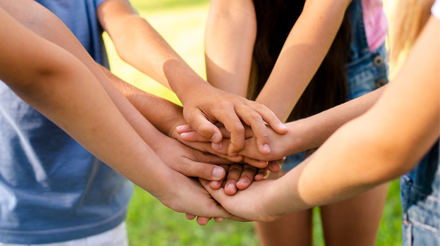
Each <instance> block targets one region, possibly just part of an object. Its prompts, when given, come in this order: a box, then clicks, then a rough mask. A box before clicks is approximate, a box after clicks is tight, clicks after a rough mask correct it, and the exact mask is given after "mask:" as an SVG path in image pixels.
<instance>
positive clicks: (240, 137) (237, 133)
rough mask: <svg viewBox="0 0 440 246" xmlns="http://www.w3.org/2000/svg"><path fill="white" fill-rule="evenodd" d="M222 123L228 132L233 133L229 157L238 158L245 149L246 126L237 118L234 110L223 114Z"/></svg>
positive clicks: (224, 111)
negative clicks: (238, 154)
mask: <svg viewBox="0 0 440 246" xmlns="http://www.w3.org/2000/svg"><path fill="white" fill-rule="evenodd" d="M220 114H221V119H223V121H221V122H222V123H223V125H224V126H225V128H226V130H228V131H229V132H230V133H231V139H230V142H229V146H228V155H230V156H236V155H237V153H238V152H239V151H240V150H242V149H243V148H244V140H245V139H244V132H245V129H244V126H243V123H242V122H241V121H240V119H239V118H238V116H237V113H236V112H235V110H234V108H231V109H230V110H223V111H222V112H221V113H220Z"/></svg>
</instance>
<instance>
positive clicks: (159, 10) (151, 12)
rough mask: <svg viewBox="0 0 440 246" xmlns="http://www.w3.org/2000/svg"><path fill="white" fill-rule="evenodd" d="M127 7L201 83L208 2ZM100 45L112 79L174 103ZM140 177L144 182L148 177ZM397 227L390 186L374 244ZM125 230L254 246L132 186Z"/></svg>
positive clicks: (136, 2)
mask: <svg viewBox="0 0 440 246" xmlns="http://www.w3.org/2000/svg"><path fill="white" fill-rule="evenodd" d="M130 2H131V3H132V5H133V6H134V7H135V8H136V9H137V10H138V11H139V14H140V15H142V16H143V17H144V18H146V19H147V20H148V21H149V22H150V24H151V25H152V26H153V27H154V28H155V29H156V30H157V31H158V32H159V33H160V34H161V35H162V36H163V37H164V38H165V39H166V40H167V41H168V43H169V44H170V45H171V46H172V47H173V48H174V49H175V50H176V51H177V52H178V53H179V54H180V55H181V56H182V57H183V59H184V60H185V61H186V62H187V63H188V64H189V65H190V66H191V67H192V68H193V69H194V70H195V71H196V72H197V73H198V74H199V75H201V76H202V77H203V78H205V77H206V76H205V67H204V62H205V60H204V54H203V35H204V28H205V23H206V18H207V15H208V7H209V0H131V1H130ZM393 3H394V0H384V4H385V6H384V9H385V12H386V14H387V15H388V16H389V15H390V13H391V11H392V7H393ZM105 40H106V46H107V50H108V53H109V57H110V64H111V68H112V71H113V72H114V73H115V74H116V75H118V76H119V77H121V78H122V79H124V80H125V81H127V82H129V83H131V84H133V85H135V86H137V87H139V88H141V89H143V90H145V91H148V92H150V93H153V94H156V95H158V96H161V97H164V98H166V99H168V100H170V101H173V102H175V103H179V101H178V99H177V97H176V96H175V94H174V93H172V92H171V91H169V90H168V89H166V88H165V87H163V86H162V85H160V84H159V83H157V82H155V81H154V80H152V79H151V78H149V77H147V76H145V75H144V74H142V73H140V72H139V71H137V70H136V69H134V68H132V67H130V66H129V65H127V64H125V63H124V62H123V61H121V59H120V58H119V57H118V56H117V54H116V51H115V49H114V47H113V45H112V44H111V41H109V40H110V39H109V38H108V36H106V35H105ZM145 178H149V177H148V174H147V175H146V177H145ZM169 182H173V181H172V180H170V181H169ZM176 188H177V187H176ZM313 221H314V226H313V230H314V234H315V235H314V245H324V244H323V238H322V230H321V225H320V222H319V214H318V213H317V211H315V215H314V220H313ZM360 223H362V222H360ZM401 223H402V222H401V208H400V200H399V183H398V181H393V182H392V183H391V186H390V191H389V195H388V201H387V205H386V207H385V211H384V216H383V218H382V221H381V226H380V230H379V234H378V237H377V243H376V245H383V246H385V245H386V246H393V245H401ZM127 227H128V234H129V240H130V245H132V246H140V245H154V246H160V245H166V246H168V245H169V246H171V245H185V246H186V245H191V246H192V245H216V246H217V245H219V246H223V245H225V246H234V245H237V246H238V245H244V246H253V245H258V239H257V236H256V234H255V232H254V230H253V225H252V223H239V222H232V221H224V222H222V223H215V222H212V221H211V222H210V223H209V224H208V225H207V226H204V227H201V226H198V225H197V223H196V222H194V221H187V220H186V219H185V216H184V214H179V213H176V212H174V211H172V210H170V209H168V208H166V207H165V206H163V205H162V204H161V203H160V202H158V201H157V200H156V199H155V198H154V197H152V196H151V195H150V194H148V193H147V192H145V191H143V190H142V189H140V188H138V187H136V188H135V193H134V196H133V198H132V201H131V203H130V208H129V213H128V217H127Z"/></svg>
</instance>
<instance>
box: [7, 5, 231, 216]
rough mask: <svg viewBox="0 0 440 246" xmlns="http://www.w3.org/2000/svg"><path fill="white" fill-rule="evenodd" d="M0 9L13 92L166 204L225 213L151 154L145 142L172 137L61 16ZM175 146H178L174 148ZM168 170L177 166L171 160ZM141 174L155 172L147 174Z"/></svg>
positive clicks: (14, 7)
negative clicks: (118, 85)
mask: <svg viewBox="0 0 440 246" xmlns="http://www.w3.org/2000/svg"><path fill="white" fill-rule="evenodd" d="M0 7H2V8H4V9H5V10H6V11H4V10H3V9H2V10H1V16H2V23H5V25H2V28H3V29H4V30H2V33H8V34H11V35H3V36H2V43H4V44H5V45H2V48H3V49H2V54H4V55H2V62H1V65H2V70H1V71H0V74H1V79H2V80H3V81H4V82H5V83H7V84H8V86H10V87H11V89H13V90H14V91H15V92H16V93H17V95H19V96H20V97H21V98H23V99H24V100H25V101H26V102H28V103H29V104H30V105H31V106H33V107H35V108H36V109H37V110H39V111H40V112H41V113H43V114H44V115H45V116H47V117H48V118H49V119H51V120H52V121H53V122H55V123H56V124H57V125H58V126H60V127H61V128H62V129H63V130H65V131H66V132H68V133H69V134H70V135H71V136H72V137H74V138H75V139H76V140H77V141H78V142H79V143H81V144H82V145H83V146H84V147H86V148H87V149H88V150H89V151H90V152H91V153H93V154H94V155H96V156H97V157H98V158H100V159H101V160H103V161H104V162H106V163H107V164H108V165H109V166H111V167H112V168H114V169H115V170H117V171H118V172H120V173H121V174H122V175H124V176H125V177H127V178H128V179H130V180H131V181H133V182H134V183H135V184H137V185H139V186H140V187H142V188H144V189H146V190H148V191H149V192H150V193H151V194H153V195H154V196H155V197H156V198H157V199H159V200H160V201H161V202H162V203H163V204H164V205H166V206H168V207H170V208H172V209H174V210H176V211H178V212H190V213H194V214H197V215H200V216H203V217H206V218H211V217H225V216H226V217H228V216H230V215H229V213H227V212H226V211H224V210H223V209H222V208H221V207H220V206H218V205H217V204H216V203H215V202H214V201H213V200H212V199H210V198H209V196H208V195H207V193H206V191H205V190H204V189H203V188H202V187H201V186H200V184H199V183H198V182H196V181H194V180H191V179H189V178H187V177H185V176H183V175H182V174H180V173H179V172H176V171H174V170H172V169H171V168H169V167H168V166H167V165H165V163H164V162H163V161H162V160H161V159H160V158H159V157H158V156H157V155H156V154H155V153H154V152H153V149H151V148H150V147H149V146H148V145H147V142H148V141H146V140H148V139H149V141H150V142H152V140H155V141H157V143H161V144H158V145H156V146H155V147H156V149H155V150H154V151H157V152H160V151H159V150H160V149H163V148H165V146H167V142H168V143H171V142H170V140H172V139H169V138H167V137H165V136H163V135H162V134H161V133H159V132H158V131H157V130H155V128H154V127H153V126H152V125H151V124H150V123H149V122H148V121H146V120H145V118H143V117H142V116H141V115H140V114H139V112H138V111H136V110H135V108H134V107H133V106H132V105H131V104H130V103H129V102H128V101H127V99H126V98H124V97H123V96H122V94H120V93H119V92H118V91H117V90H116V89H115V88H114V87H113V86H111V84H110V83H109V81H108V80H106V77H105V75H104V76H103V74H100V73H99V72H98V71H101V70H100V69H99V67H97V66H96V64H95V62H94V61H93V60H92V59H91V58H90V57H89V56H88V54H87V53H86V52H85V50H84V49H83V48H82V47H81V45H80V44H79V42H78V41H77V40H76V39H75V38H74V36H73V35H72V34H71V33H70V31H68V29H67V27H65V26H64V24H62V22H61V21H60V20H59V19H57V18H56V17H55V16H54V15H53V14H51V13H50V12H49V11H47V10H45V9H44V8H42V7H41V6H40V5H38V4H36V3H35V2H33V1H1V2H0ZM29 9H31V10H32V11H28V10H29ZM10 14H11V15H12V17H11V15H10ZM14 18H15V19H14ZM19 22H22V23H24V25H25V26H26V27H27V28H30V29H31V30H32V32H31V31H29V30H28V29H26V28H25V27H24V26H22V25H20V24H19ZM55 34H56V35H55ZM43 37H44V38H43ZM58 45H60V46H63V47H60V46H58ZM23 47H26V48H23ZM63 48H65V49H63ZM71 52H72V53H71ZM23 57H38V58H40V59H23ZM36 61H38V62H36ZM91 64H93V65H91ZM59 81H63V83H59ZM90 105H94V107H93V108H90ZM109 119H112V120H109ZM134 129H136V130H134ZM91 136H93V137H91ZM114 139H118V142H114V141H112V140H114ZM172 141H175V140H172ZM112 143H113V144H112ZM175 143H177V144H178V142H175ZM171 144H173V143H171ZM121 146H122V147H121ZM171 146H173V145H171ZM181 146H183V145H181ZM173 148H176V149H177V152H181V151H179V150H178V149H179V146H173ZM185 148H186V147H185ZM162 152H164V151H162ZM167 155H170V154H169V153H167ZM188 155H189V156H188ZM179 156H180V157H179ZM190 157H192V156H191V153H186V152H185V154H182V155H181V154H177V155H175V157H174V158H173V157H170V158H169V159H168V160H165V161H167V162H169V165H171V167H173V165H172V164H171V163H172V162H173V163H181V162H182V159H187V162H191V159H190ZM188 160H189V161H188ZM211 160H212V159H211ZM183 161H184V160H183ZM182 166H184V165H182ZM174 168H175V169H179V168H180V167H179V166H176V165H175V164H174ZM185 169H186V168H185ZM144 173H148V174H150V175H152V176H151V177H154V178H151V179H145V177H144V175H143V174H144ZM167 180H173V182H174V181H175V182H177V183H178V184H179V187H180V189H179V190H176V189H175V188H174V187H175V186H174V184H176V183H174V184H173V185H171V184H169V182H167ZM194 201H198V202H197V203H194ZM210 209H212V210H211V211H209V210H210ZM205 222H207V221H201V223H202V224H203V223H205Z"/></svg>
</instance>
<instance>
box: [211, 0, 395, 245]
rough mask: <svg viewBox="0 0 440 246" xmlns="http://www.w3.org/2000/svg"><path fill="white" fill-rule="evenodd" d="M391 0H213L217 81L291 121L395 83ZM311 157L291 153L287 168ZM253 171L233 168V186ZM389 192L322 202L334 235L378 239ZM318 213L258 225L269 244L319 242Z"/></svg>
mask: <svg viewBox="0 0 440 246" xmlns="http://www.w3.org/2000/svg"><path fill="white" fill-rule="evenodd" d="M350 2H351V3H350ZM381 7H382V4H381V1H368V0H367V1H361V0H354V1H326V2H322V1H299V0H291V1H287V0H284V1H267V0H254V1H250V0H248V1H211V9H210V15H209V19H208V24H207V30H206V41H205V42H206V45H205V46H206V62H207V63H206V66H207V76H208V81H209V82H210V83H211V84H212V85H214V86H216V87H217V88H221V89H223V90H226V91H229V92H233V93H236V94H238V95H242V96H245V95H246V93H247V95H248V97H249V98H251V99H255V100H256V101H257V102H259V103H262V104H264V105H266V106H267V107H269V108H270V109H271V110H273V111H274V112H275V113H276V115H277V116H278V117H279V118H280V119H281V120H283V121H285V120H288V121H293V120H298V119H301V118H306V117H309V116H311V115H313V114H316V113H319V112H321V111H323V110H325V109H328V108H331V107H333V106H335V105H337V104H340V103H343V102H345V101H346V100H349V99H354V98H356V97H359V96H362V95H364V94H366V93H368V92H370V91H372V90H375V89H377V88H380V87H381V86H383V85H384V84H385V83H386V82H387V64H386V51H385V45H384V42H385V37H386V35H387V23H386V18H385V16H384V13H383V11H382V9H381ZM321 63H322V64H321ZM292 109H293V112H292ZM214 147H215V145H214ZM272 150H273V148H272ZM305 156H306V153H300V154H296V155H292V156H288V157H287V159H286V161H285V165H284V166H283V170H285V171H288V170H290V169H292V168H293V167H295V166H296V165H298V164H299V163H300V162H301V161H302V160H303V159H304V158H305ZM250 170H253V171H254V172H255V169H250ZM248 176H249V175H248V174H247V171H246V172H243V174H242V175H241V176H240V175H239V174H238V173H230V174H229V175H228V179H227V181H226V186H225V192H227V194H230V195H231V194H234V193H235V192H236V188H235V186H237V187H238V188H240V189H243V188H245V187H247V186H245V185H243V184H250V182H251V180H249V178H248ZM216 183H218V182H216ZM386 192H387V189H386V186H383V187H380V188H377V189H375V190H373V191H370V192H368V193H367V194H363V195H362V196H359V197H356V198H352V199H349V200H347V201H343V202H340V203H338V204H332V205H327V206H325V207H321V209H320V211H321V217H322V220H323V227H324V228H323V229H324V233H325V238H326V243H327V244H335V243H337V244H338V245H353V244H356V245H371V244H373V243H374V240H375V237H376V233H377V228H378V226H379V221H380V218H381V215H382V209H383V205H384V202H385V198H386ZM368 201H375V202H374V203H371V202H368ZM311 221H312V212H311V210H307V211H300V212H297V213H293V214H290V215H286V216H283V218H281V219H280V220H277V221H276V222H273V223H267V224H264V223H257V224H256V226H257V232H258V234H259V237H260V241H261V244H262V245H291V243H292V242H293V241H295V242H296V243H297V244H299V245H311V244H312V235H311V228H312V226H311V223H312V222H311ZM358 221H362V223H359V222H358Z"/></svg>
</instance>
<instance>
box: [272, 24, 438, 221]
mask: <svg viewBox="0 0 440 246" xmlns="http://www.w3.org/2000/svg"><path fill="white" fill-rule="evenodd" d="M439 26H440V21H438V20H437V19H435V18H431V19H430V21H428V24H427V27H426V28H425V30H424V32H423V33H422V35H421V37H420V38H419V40H418V41H417V43H416V45H415V47H414V48H413V50H412V51H411V52H410V54H409V56H408V60H407V61H406V63H405V64H404V65H403V67H402V69H401V70H400V72H399V74H398V75H397V76H396V78H395V80H394V81H393V82H392V83H391V84H389V85H388V89H387V90H386V91H385V92H384V94H383V95H382V96H381V98H380V99H379V100H378V102H377V103H376V104H375V105H374V106H373V108H371V110H369V111H368V112H367V113H366V114H364V115H362V116H361V117H359V118H357V119H355V120H353V121H351V122H349V123H348V124H347V125H344V126H343V127H341V128H340V129H339V130H338V131H337V132H336V133H335V134H334V135H332V136H331V137H330V138H329V140H328V141H327V142H326V143H324V144H323V145H322V146H321V147H320V148H319V149H318V150H317V151H316V153H315V154H314V155H313V156H312V157H311V158H310V160H309V161H307V162H308V163H303V164H302V165H301V166H302V167H301V168H299V169H298V170H296V169H294V170H292V171H291V172H289V173H288V174H287V175H286V176H285V177H283V178H282V179H280V184H279V185H280V186H279V187H289V188H290V189H289V190H287V192H286V195H284V194H283V191H282V190H279V191H278V192H279V193H278V195H280V196H281V198H280V199H288V202H287V203H284V204H282V206H281V207H280V211H281V212H282V213H284V212H288V211H291V210H298V209H304V208H305V207H309V206H316V205H321V204H326V203H331V202H334V201H338V200H341V199H344V198H347V197H350V196H353V195H356V194H359V193H361V192H363V191H366V190H367V189H370V188H372V187H374V186H376V185H378V184H381V183H383V182H386V181H389V180H391V179H393V178H396V177H398V176H400V175H402V174H404V173H406V172H408V171H409V170H411V169H412V168H414V166H415V165H416V164H417V162H418V161H419V160H420V159H421V158H422V157H423V156H424V155H425V154H426V153H427V152H428V150H429V149H430V148H431V147H432V146H433V144H434V143H435V142H436V141H438V139H439V134H440V133H439V131H440V129H439V127H438V126H439V124H440V115H439V112H440V96H439V93H438V92H439V90H440V87H439V83H438V81H439V79H440V72H439V70H438V67H439V65H440V58H439V56H437V55H435V54H438V52H440V45H439V43H438V39H439V36H440V35H439V32H438V28H439ZM421 60H423V61H425V62H424V63H420V61H421ZM415 79H416V80H417V81H419V83H414V80H415ZM341 177H343V178H341ZM274 196H276V195H274ZM277 199H278V198H277ZM296 200H298V201H299V203H298V204H303V207H293V206H291V207H290V208H289V207H288V206H287V204H288V203H290V204H295V201H296ZM274 203H275V204H276V203H277V202H276V201H275V202H274ZM304 204H306V205H304Z"/></svg>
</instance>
